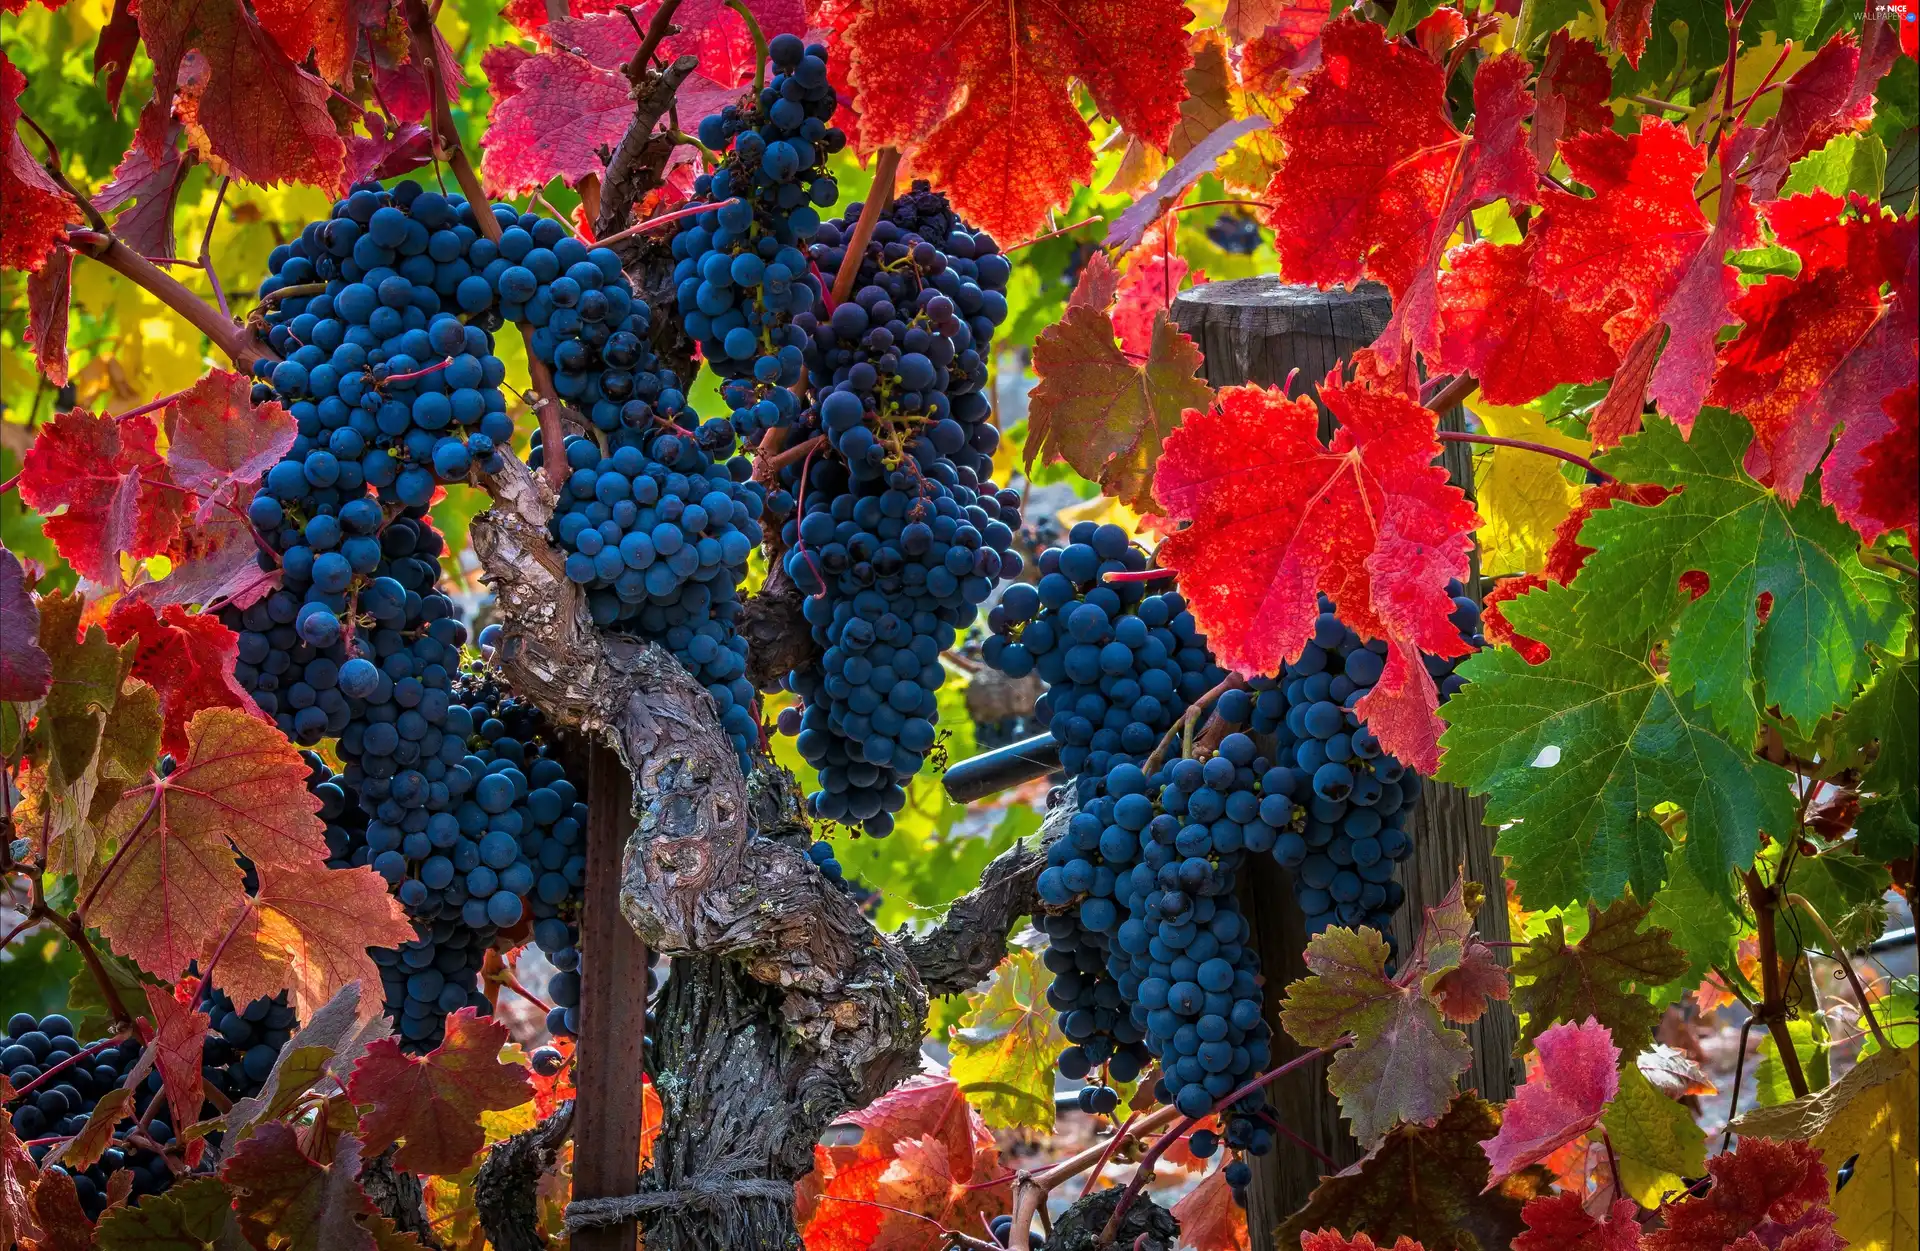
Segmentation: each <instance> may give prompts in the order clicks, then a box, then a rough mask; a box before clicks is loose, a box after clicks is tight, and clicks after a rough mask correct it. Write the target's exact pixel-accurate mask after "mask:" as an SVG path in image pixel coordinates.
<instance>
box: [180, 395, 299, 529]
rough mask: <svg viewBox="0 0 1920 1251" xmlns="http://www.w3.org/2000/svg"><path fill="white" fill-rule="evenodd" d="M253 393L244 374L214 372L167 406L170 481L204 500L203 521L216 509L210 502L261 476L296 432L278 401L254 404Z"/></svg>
mask: <svg viewBox="0 0 1920 1251" xmlns="http://www.w3.org/2000/svg"><path fill="white" fill-rule="evenodd" d="M252 390H253V380H252V379H251V378H249V377H247V376H246V375H245V374H238V373H229V372H227V371H226V370H223V369H216V370H213V371H212V372H210V373H208V374H207V375H206V376H205V377H203V378H201V379H200V380H199V381H198V382H196V383H194V384H193V385H192V386H191V387H189V388H187V390H186V391H185V392H184V393H183V394H182V395H181V396H180V398H179V399H177V400H175V401H174V402H173V403H171V404H169V405H167V410H166V430H167V467H168V468H169V469H170V470H171V471H172V478H173V480H174V481H175V482H178V483H179V484H180V485H181V486H183V487H187V488H189V489H191V490H194V491H198V492H200V494H201V495H202V496H203V497H207V498H206V499H205V501H204V502H203V503H202V504H201V506H200V512H201V515H202V516H203V517H204V516H205V515H206V514H207V513H209V512H211V511H212V509H213V508H214V507H215V504H214V501H213V498H212V497H215V496H218V495H220V494H222V493H223V492H226V491H227V489H228V488H229V487H234V486H245V487H250V486H252V485H253V484H254V483H256V482H258V481H259V480H260V479H261V478H262V477H264V476H265V475H266V472H267V470H269V469H271V468H273V467H274V466H275V465H276V464H278V463H279V461H280V458H281V457H282V456H285V455H286V453H287V449H288V448H290V447H292V446H293V440H294V438H295V437H296V436H297V435H298V434H299V433H300V431H299V427H298V424H297V423H296V422H295V421H294V419H293V415H292V414H291V413H289V412H287V410H286V409H285V408H283V407H281V405H280V403H279V401H277V400H268V401H267V402H265V403H264V404H255V403H254V402H253V399H252ZM232 502H234V503H238V504H244V503H245V501H243V500H240V499H238V497H237V496H236V497H235V498H234V499H233V501H232Z"/></svg>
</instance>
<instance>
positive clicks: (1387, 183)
mask: <svg viewBox="0 0 1920 1251" xmlns="http://www.w3.org/2000/svg"><path fill="white" fill-rule="evenodd" d="M1320 49H1321V51H1320V55H1321V64H1320V68H1318V69H1316V70H1315V71H1314V72H1313V73H1311V74H1309V75H1308V76H1307V78H1306V91H1305V94H1304V95H1302V96H1301V98H1300V99H1299V100H1298V101H1297V102H1296V103H1295V104H1294V106H1293V108H1292V109H1291V110H1289V111H1288V113H1287V115H1286V116H1285V117H1284V118H1283V119H1282V120H1281V122H1280V138H1281V140H1282V142H1283V143H1284V144H1285V146H1286V151H1287V156H1286V159H1285V160H1284V161H1283V162H1282V163H1281V165H1280V167H1279V168H1278V169H1276V170H1275V171H1274V175H1273V181H1272V182H1271V183H1270V184H1268V186H1267V191H1266V195H1265V196H1264V197H1263V199H1264V200H1265V201H1266V204H1267V207H1266V208H1265V209H1263V210H1262V213H1263V216H1264V217H1265V218H1266V221H1267V224H1268V225H1270V226H1272V227H1273V228H1274V240H1275V244H1276V246H1277V247H1278V248H1279V251H1280V266H1281V270H1282V271H1283V272H1284V273H1285V275H1286V277H1287V278H1288V279H1289V280H1290V281H1293V282H1311V283H1313V284H1315V285H1316V286H1321V287H1330V286H1333V285H1335V284H1336V283H1339V284H1345V285H1349V286H1350V285H1352V284H1353V283H1355V282H1358V281H1359V280H1360V279H1361V278H1376V279H1378V280H1380V281H1381V282H1384V283H1386V284H1387V287H1388V289H1389V290H1390V291H1392V292H1393V294H1394V296H1395V297H1396V299H1397V298H1398V297H1399V295H1400V294H1401V293H1402V292H1403V291H1405V290H1406V289H1407V287H1408V286H1409V284H1411V282H1412V281H1413V276H1414V273H1415V271H1416V270H1417V269H1418V268H1419V267H1420V265H1421V263H1422V261H1423V260H1424V258H1425V257H1426V255H1427V252H1428V250H1429V244H1430V242H1431V240H1432V239H1433V237H1434V233H1435V228H1436V227H1437V225H1438V223H1439V220H1440V211H1441V208H1442V206H1443V205H1444V204H1445V202H1446V199H1447V190H1448V181H1449V177H1450V175H1451V174H1452V172H1453V167H1454V160H1455V157H1456V155H1457V154H1458V151H1459V148H1460V145H1461V143H1462V137H1461V135H1460V133H1459V132H1458V131H1456V130H1455V129H1454V127H1453V123H1451V122H1450V121H1448V120H1447V117H1446V113H1445V111H1444V106H1445V96H1446V72H1445V70H1443V69H1442V68H1441V67H1440V66H1439V65H1436V64H1435V63H1434V62H1433V61H1432V60H1431V59H1430V58H1428V57H1427V56H1426V55H1425V54H1424V53H1422V52H1420V51H1419V50H1418V49H1416V48H1414V47H1412V46H1410V45H1408V44H1406V43H1404V42H1402V41H1400V40H1388V39H1387V38H1386V32H1385V31H1383V30H1382V29H1381V28H1380V27H1378V26H1375V25H1374V24H1372V23H1371V22H1367V21H1363V20H1362V19H1360V18H1358V17H1356V16H1354V15H1353V14H1347V15H1346V16H1344V17H1341V18H1339V19H1338V20H1336V21H1334V22H1332V23H1330V24H1329V25H1328V26H1327V27H1326V28H1325V29H1324V30H1323V31H1321V33H1320ZM1334 152H1337V153H1339V159H1338V160H1329V159H1327V157H1328V154H1329V153H1334Z"/></svg>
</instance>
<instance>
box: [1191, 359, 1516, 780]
mask: <svg viewBox="0 0 1920 1251" xmlns="http://www.w3.org/2000/svg"><path fill="white" fill-rule="evenodd" d="M1320 398H1321V400H1322V402H1323V403H1325V404H1326V405H1327V407H1328V408H1329V409H1331V410H1332V412H1333V415H1334V417H1335V418H1336V419H1338V421H1339V423H1340V428H1339V429H1337V430H1336V431H1335V432H1334V436H1333V442H1332V443H1331V444H1330V445H1328V444H1322V443H1321V442H1320V439H1319V420H1320V419H1319V410H1318V409H1317V408H1316V407H1315V406H1314V403H1313V401H1312V399H1310V398H1308V397H1305V396H1302V397H1300V398H1298V399H1293V400H1289V399H1287V398H1286V397H1285V395H1284V394H1282V393H1281V392H1280V391H1279V390H1277V389H1275V390H1268V389H1263V388H1260V387H1229V388H1226V389H1224V390H1222V391H1220V392H1219V394H1218V395H1217V396H1216V398H1215V403H1214V406H1213V407H1212V408H1210V409H1208V410H1207V411H1205V412H1204V413H1201V412H1196V413H1191V414H1189V415H1188V416H1187V418H1186V421H1185V422H1184V424H1182V426H1181V427H1180V428H1179V429H1178V430H1176V431H1174V432H1173V433H1172V434H1170V435H1169V436H1167V440H1166V443H1165V446H1164V447H1163V449H1162V451H1161V457H1160V467H1159V469H1158V471H1157V473H1156V475H1155V480H1154V496H1155V498H1156V499H1157V500H1158V502H1159V503H1160V505H1161V507H1162V508H1163V509H1164V510H1165V511H1166V513H1167V514H1168V515H1169V516H1171V517H1173V518H1176V519H1177V520H1181V521H1189V522H1191V523H1192V525H1191V526H1190V527H1189V528H1187V529H1185V530H1182V531H1180V532H1179V533H1177V534H1174V535H1171V536H1169V537H1168V538H1167V540H1166V541H1165V542H1164V543H1163V544H1162V545H1161V547H1160V562H1161V564H1162V565H1163V566H1165V567H1167V568H1170V569H1177V570H1179V571H1180V573H1181V575H1182V577H1181V586H1182V588H1183V591H1184V592H1185V593H1186V595H1187V600H1188V603H1189V604H1190V605H1191V606H1192V608H1193V613H1194V616H1195V617H1196V618H1197V619H1198V622H1199V625H1200V629H1201V630H1202V631H1203V632H1204V633H1205V634H1206V635H1207V638H1208V641H1209V644H1210V645H1211V646H1212V648H1213V650H1214V654H1215V655H1216V656H1218V657H1219V659H1220V663H1222V664H1223V665H1226V666H1228V667H1229V668H1232V669H1235V670H1237V671H1239V672H1241V673H1245V674H1264V673H1276V672H1278V671H1279V668H1280V665H1281V663H1282V662H1283V661H1289V660H1293V659H1297V658H1298V657H1299V655H1300V652H1301V649H1302V647H1304V646H1305V644H1306V641H1307V639H1308V638H1309V637H1310V636H1311V635H1312V633H1313V620H1314V617H1315V616H1316V614H1317V613H1318V611H1319V610H1318V601H1317V595H1318V593H1320V592H1325V593H1326V594H1327V595H1328V596H1330V597H1331V598H1332V599H1333V601H1334V602H1335V604H1336V605H1337V606H1338V608H1339V612H1340V617H1341V620H1343V621H1345V622H1347V623H1348V624H1349V625H1350V626H1351V627H1352V628H1353V629H1354V630H1355V631H1356V632H1357V633H1359V634H1360V635H1361V636H1362V637H1363V638H1368V639H1376V638H1377V639H1384V640H1386V641H1387V642H1388V643H1389V644H1390V645H1391V647H1392V650H1391V653H1390V655H1389V657H1388V661H1387V669H1386V672H1385V673H1384V674H1383V675H1382V677H1381V679H1380V682H1379V683H1378V684H1377V685H1376V686H1375V688H1374V692H1373V694H1372V695H1370V696H1369V697H1368V702H1367V706H1364V707H1361V708H1360V710H1359V711H1360V713H1361V715H1362V716H1366V717H1372V715H1373V711H1374V710H1375V709H1379V710H1380V711H1381V712H1382V713H1385V714H1389V715H1386V716H1383V717H1382V718H1381V719H1380V720H1379V722H1378V723H1376V725H1375V733H1376V734H1377V735H1378V736H1379V738H1380V741H1381V744H1382V746H1383V747H1384V748H1385V749H1386V750H1388V751H1390V752H1392V753H1393V754H1394V755H1396V756H1398V757H1399V758H1400V759H1401V760H1404V761H1406V762H1407V763H1408V764H1409V765H1411V766H1413V767H1414V768H1418V769H1422V770H1428V771H1430V770H1431V769H1432V768H1433V767H1434V765H1435V764H1436V763H1437V761H1438V756H1439V748H1438V745H1437V740H1438V735H1439V731H1440V726H1439V722H1438V718H1437V717H1435V716H1434V715H1433V709H1434V708H1435V707H1436V702H1435V701H1436V700H1437V695H1436V694H1435V693H1434V691H1433V684H1432V681H1431V679H1426V678H1425V674H1426V670H1425V668H1424V667H1422V665H1421V664H1420V661H1419V659H1418V656H1417V654H1416V653H1418V652H1422V651H1424V652H1428V653H1431V654H1433V655H1437V656H1457V655H1460V654H1461V652H1462V651H1463V650H1464V648H1465V644H1464V643H1462V642H1461V639H1460V634H1459V631H1458V630H1456V629H1454V627H1453V624H1452V622H1451V621H1449V620H1448V618H1447V614H1448V613H1450V612H1451V611H1452V604H1453V601H1452V599H1451V598H1449V597H1448V595H1447V593H1446V585H1447V582H1448V580H1449V579H1452V578H1461V577H1465V576H1466V568H1467V551H1468V546H1469V535H1470V534H1471V532H1472V531H1473V529H1474V528H1475V527H1476V526H1477V525H1479V518H1478V516H1476V515H1475V513H1474V510H1473V505H1472V504H1471V503H1469V502H1468V501H1467V498H1466V496H1465V495H1464V494H1462V493H1461V491H1460V489H1459V488H1458V487H1455V486H1451V485H1449V484H1448V482H1447V478H1446V472H1445V471H1444V470H1442V469H1440V468H1438V467H1437V466H1435V465H1434V463H1433V461H1434V459H1435V458H1436V457H1437V456H1439V454H1440V445H1439V443H1438V441H1437V440H1436V439H1435V437H1434V433H1435V428H1436V421H1437V419H1436V417H1435V415H1434V413H1433V412H1432V411H1431V410H1430V409H1426V408H1422V407H1421V406H1420V405H1419V404H1416V403H1414V402H1413V401H1412V400H1410V399H1407V398H1406V397H1405V396H1400V395H1393V394H1389V393H1386V392H1381V391H1368V390H1364V389H1362V388H1360V387H1356V386H1339V385H1335V384H1334V381H1333V380H1331V379H1330V380H1329V383H1328V384H1327V385H1326V386H1324V387H1323V388H1322V390H1321V392H1320ZM1409 655H1412V656H1413V659H1412V661H1411V663H1409V660H1408V657H1409Z"/></svg>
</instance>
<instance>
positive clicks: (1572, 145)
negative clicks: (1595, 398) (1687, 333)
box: [1528, 118, 1710, 350]
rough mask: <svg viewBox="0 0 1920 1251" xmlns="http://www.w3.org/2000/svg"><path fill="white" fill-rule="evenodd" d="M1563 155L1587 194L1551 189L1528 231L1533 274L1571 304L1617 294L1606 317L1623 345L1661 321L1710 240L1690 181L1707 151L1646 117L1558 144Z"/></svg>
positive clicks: (1680, 131)
mask: <svg viewBox="0 0 1920 1251" xmlns="http://www.w3.org/2000/svg"><path fill="white" fill-rule="evenodd" d="M1560 155H1561V157H1562V158H1563V159H1564V160H1565V161H1566V163H1567V166H1568V168H1569V169H1571V170H1572V171H1573V175H1574V177H1575V178H1577V179H1578V180H1579V181H1581V182H1583V183H1585V184H1586V185H1587V186H1589V187H1591V188H1593V191H1594V194H1593V196H1592V197H1591V198H1587V197H1582V196H1577V195H1571V194H1569V193H1567V192H1565V191H1560V190H1557V189H1555V188H1548V189H1546V190H1545V191H1543V192H1542V193H1541V203H1542V207H1543V209H1544V212H1543V214H1542V216H1541V217H1540V219H1539V221H1538V222H1537V223H1536V225H1535V227H1534V229H1533V230H1531V231H1529V232H1528V237H1529V238H1532V237H1534V236H1535V235H1536V234H1537V235H1538V237H1539V239H1540V244H1539V251H1538V252H1537V253H1535V256H1534V276H1535V278H1537V279H1538V280H1539V281H1540V282H1541V283H1542V284H1543V285H1545V286H1546V288H1547V289H1548V290H1549V291H1550V292H1552V293H1553V294H1554V295H1558V296H1563V297H1565V298H1566V299H1568V300H1570V301H1572V302H1573V304H1574V305H1575V306H1576V307H1578V308H1583V309H1600V308H1605V307H1607V306H1608V305H1609V304H1611V303H1612V302H1613V300H1614V298H1615V296H1616V295H1619V294H1624V295H1625V296H1626V298H1627V304H1626V307H1625V308H1623V309H1622V310H1620V311H1619V312H1617V313H1615V314H1614V315H1613V317H1612V318H1611V319H1610V320H1609V322H1608V334H1609V337H1610V338H1611V339H1612V342H1613V346H1614V347H1615V348H1616V349H1618V350H1624V349H1625V348H1626V346H1627V345H1628V344H1629V343H1631V342H1633V341H1634V340H1635V339H1637V338H1639V337H1640V334H1641V332H1642V331H1643V330H1645V329H1646V328H1647V327H1648V326H1650V325H1652V324H1653V322H1654V321H1655V320H1656V319H1658V318H1659V316H1660V314H1661V312H1662V311H1663V310H1664V309H1665V308H1666V305H1667V301H1668V300H1669V299H1670V298H1672V296H1673V292H1674V288H1675V287H1677V286H1678V285H1679V283H1680V279H1681V277H1682V275H1684V274H1685V272H1686V269H1687V265H1688V263H1689V262H1691V261H1692V260H1693V257H1694V255H1695V254H1696V253H1697V252H1699V251H1700V248H1701V246H1702V245H1703V244H1705V243H1706V241H1707V236H1708V234H1709V233H1710V230H1709V228H1708V226H1707V219H1706V215H1705V214H1703V213H1702V212H1701V211H1700V206H1699V205H1698V204H1697V203H1695V202H1694V198H1693V197H1694V183H1695V181H1696V180H1698V178H1699V177H1700V173H1701V171H1702V170H1704V169H1705V168H1706V162H1707V153H1706V149H1705V148H1703V147H1696V146H1695V145H1694V143H1693V142H1692V140H1691V139H1690V138H1689V137H1688V135H1687V131H1686V128H1685V127H1683V126H1679V125H1676V124H1674V123H1672V122H1666V121H1660V120H1656V119H1651V118H1648V119H1644V120H1642V122H1641V124H1640V132H1639V133H1638V134H1634V135H1620V134H1616V133H1614V132H1613V131H1611V130H1605V131H1595V132H1594V133H1592V134H1586V135H1579V136H1577V137H1575V138H1572V139H1568V140H1565V141H1563V142H1562V143H1561V145H1560Z"/></svg>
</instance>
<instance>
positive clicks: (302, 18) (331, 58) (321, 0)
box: [253, 0, 386, 89]
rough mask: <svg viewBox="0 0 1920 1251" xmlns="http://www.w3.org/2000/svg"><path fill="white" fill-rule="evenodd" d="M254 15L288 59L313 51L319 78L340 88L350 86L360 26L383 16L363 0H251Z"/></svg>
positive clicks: (372, 23)
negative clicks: (252, 0) (252, 1)
mask: <svg viewBox="0 0 1920 1251" xmlns="http://www.w3.org/2000/svg"><path fill="white" fill-rule="evenodd" d="M253 15H254V17H256V18H257V19H259V22H260V26H261V28H262V29H263V30H265V31H266V32H267V33H268V34H269V35H272V36H273V39H274V42H275V43H277V44H279V45H280V50H281V51H282V52H285V53H286V54H287V57H288V59H289V60H293V61H304V60H306V59H307V53H309V52H311V53H313V54H314V57H313V63H314V65H315V67H316V68H318V69H319V71H320V77H322V78H324V79H326V80H327V81H328V82H330V83H332V84H333V85H334V86H336V87H340V88H342V89H346V88H350V87H352V86H353V58H354V52H355V51H356V50H357V49H358V47H359V45H360V30H361V27H363V26H374V27H378V26H379V25H381V19H383V18H384V17H385V16H386V15H385V13H383V12H380V11H379V10H377V9H372V8H371V6H369V5H367V4H365V3H363V2H362V0H254V3H253Z"/></svg>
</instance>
